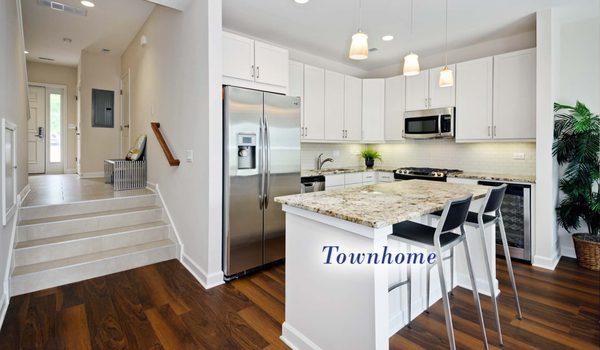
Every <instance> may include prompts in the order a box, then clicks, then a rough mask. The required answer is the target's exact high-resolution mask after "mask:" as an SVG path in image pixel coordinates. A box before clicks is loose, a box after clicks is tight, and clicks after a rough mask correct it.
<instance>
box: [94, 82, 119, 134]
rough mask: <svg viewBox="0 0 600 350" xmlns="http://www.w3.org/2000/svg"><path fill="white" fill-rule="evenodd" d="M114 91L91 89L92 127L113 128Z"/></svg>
mask: <svg viewBox="0 0 600 350" xmlns="http://www.w3.org/2000/svg"><path fill="white" fill-rule="evenodd" d="M114 107H115V92H114V91H109V90H98V89H92V127H93V128H114V126H115V108H114Z"/></svg>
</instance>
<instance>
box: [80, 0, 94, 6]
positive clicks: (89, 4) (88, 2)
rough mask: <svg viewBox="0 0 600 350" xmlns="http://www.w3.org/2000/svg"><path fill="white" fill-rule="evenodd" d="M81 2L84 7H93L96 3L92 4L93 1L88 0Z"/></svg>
mask: <svg viewBox="0 0 600 350" xmlns="http://www.w3.org/2000/svg"><path fill="white" fill-rule="evenodd" d="M81 4H82V5H83V6H85V7H94V6H96V4H94V3H93V2H91V1H88V0H83V1H81Z"/></svg>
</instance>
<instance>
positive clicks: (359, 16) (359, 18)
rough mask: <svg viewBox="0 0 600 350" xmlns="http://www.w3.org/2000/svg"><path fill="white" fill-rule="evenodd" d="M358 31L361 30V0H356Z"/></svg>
mask: <svg viewBox="0 0 600 350" xmlns="http://www.w3.org/2000/svg"><path fill="white" fill-rule="evenodd" d="M358 31H359V32H362V0H358Z"/></svg>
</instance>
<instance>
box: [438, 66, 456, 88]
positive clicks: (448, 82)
mask: <svg viewBox="0 0 600 350" xmlns="http://www.w3.org/2000/svg"><path fill="white" fill-rule="evenodd" d="M439 83H440V87H450V86H452V85H454V74H453V72H452V70H450V69H448V66H445V67H444V69H442V70H441V71H440V82H439Z"/></svg>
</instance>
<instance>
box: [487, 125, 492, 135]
mask: <svg viewBox="0 0 600 350" xmlns="http://www.w3.org/2000/svg"><path fill="white" fill-rule="evenodd" d="M491 128H492V127H491V126H489V125H488V136H492V135H491V131H490V129H491Z"/></svg>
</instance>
